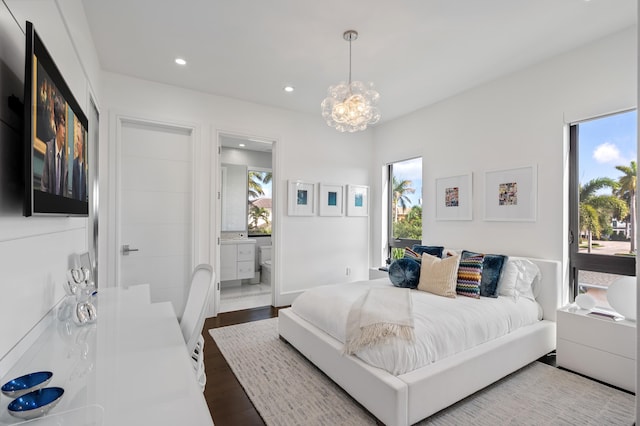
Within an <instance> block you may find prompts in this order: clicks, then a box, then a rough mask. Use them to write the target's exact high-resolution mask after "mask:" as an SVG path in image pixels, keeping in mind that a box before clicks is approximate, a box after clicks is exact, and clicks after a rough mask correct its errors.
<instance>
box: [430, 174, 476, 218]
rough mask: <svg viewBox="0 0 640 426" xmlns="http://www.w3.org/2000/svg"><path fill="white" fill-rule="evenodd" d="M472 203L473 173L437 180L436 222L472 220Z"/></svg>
mask: <svg viewBox="0 0 640 426" xmlns="http://www.w3.org/2000/svg"><path fill="white" fill-rule="evenodd" d="M472 201H473V179H472V175H471V173H468V174H465V175H459V176H451V177H446V178H438V179H436V220H471V219H472V217H473V209H472Z"/></svg>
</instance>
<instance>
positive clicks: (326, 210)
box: [318, 183, 344, 216]
mask: <svg viewBox="0 0 640 426" xmlns="http://www.w3.org/2000/svg"><path fill="white" fill-rule="evenodd" d="M343 198H344V197H343V194H342V185H327V184H324V183H321V184H320V197H319V203H318V206H319V207H320V208H319V214H320V216H342V215H343V208H342V207H343V206H342V205H343V201H342V200H343Z"/></svg>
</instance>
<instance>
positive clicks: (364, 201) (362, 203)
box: [347, 185, 369, 216]
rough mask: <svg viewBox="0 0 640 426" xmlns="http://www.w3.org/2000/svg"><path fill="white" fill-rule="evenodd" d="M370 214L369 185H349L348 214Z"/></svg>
mask: <svg viewBox="0 0 640 426" xmlns="http://www.w3.org/2000/svg"><path fill="white" fill-rule="evenodd" d="M368 215H369V187H368V186H364V185H347V216H368Z"/></svg>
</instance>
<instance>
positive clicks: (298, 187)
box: [288, 180, 316, 216]
mask: <svg viewBox="0 0 640 426" xmlns="http://www.w3.org/2000/svg"><path fill="white" fill-rule="evenodd" d="M288 183H289V200H288V201H289V202H288V214H289V216H313V215H314V214H315V195H316V194H315V184H313V183H309V182H303V181H300V180H290V181H288Z"/></svg>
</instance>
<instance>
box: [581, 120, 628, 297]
mask: <svg viewBox="0 0 640 426" xmlns="http://www.w3.org/2000/svg"><path fill="white" fill-rule="evenodd" d="M579 124H580V123H574V124H571V125H570V126H569V271H570V273H569V300H570V301H571V302H573V301H574V300H575V298H576V296H578V294H579V286H580V283H579V281H578V271H581V270H582V271H592V272H601V273H608V274H616V275H627V276H635V275H636V258H635V257H627V256H611V255H604V254H593V253H580V199H579V197H580V194H579V184H580V179H579V174H580V170H579V159H580V156H579V149H580V147H579V139H580V138H579Z"/></svg>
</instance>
